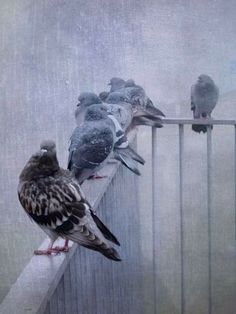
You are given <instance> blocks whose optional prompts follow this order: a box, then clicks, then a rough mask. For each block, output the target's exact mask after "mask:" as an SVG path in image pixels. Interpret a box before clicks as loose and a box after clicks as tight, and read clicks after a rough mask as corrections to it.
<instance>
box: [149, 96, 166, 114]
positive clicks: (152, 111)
mask: <svg viewBox="0 0 236 314" xmlns="http://www.w3.org/2000/svg"><path fill="white" fill-rule="evenodd" d="M145 109H146V111H147V112H148V113H150V114H151V115H155V116H162V117H165V115H164V113H163V112H162V111H161V110H160V109H158V108H156V107H155V106H154V105H153V102H152V101H151V99H149V98H148V100H147V104H146V108H145Z"/></svg>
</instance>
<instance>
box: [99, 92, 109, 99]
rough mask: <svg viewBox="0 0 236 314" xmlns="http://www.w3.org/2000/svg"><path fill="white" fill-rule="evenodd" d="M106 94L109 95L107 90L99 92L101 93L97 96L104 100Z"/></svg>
mask: <svg viewBox="0 0 236 314" xmlns="http://www.w3.org/2000/svg"><path fill="white" fill-rule="evenodd" d="M108 95H109V93H108V92H101V93H100V94H99V98H100V99H101V101H106V99H107V97H108Z"/></svg>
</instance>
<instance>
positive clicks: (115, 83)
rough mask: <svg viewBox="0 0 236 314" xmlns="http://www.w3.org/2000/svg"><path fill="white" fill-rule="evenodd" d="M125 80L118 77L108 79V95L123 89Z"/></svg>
mask: <svg viewBox="0 0 236 314" xmlns="http://www.w3.org/2000/svg"><path fill="white" fill-rule="evenodd" d="M125 83H126V82H125V80H123V79H122V78H120V77H113V78H111V79H110V82H109V83H108V85H110V86H111V87H110V93H112V92H116V91H118V90H120V89H121V88H123V87H125Z"/></svg>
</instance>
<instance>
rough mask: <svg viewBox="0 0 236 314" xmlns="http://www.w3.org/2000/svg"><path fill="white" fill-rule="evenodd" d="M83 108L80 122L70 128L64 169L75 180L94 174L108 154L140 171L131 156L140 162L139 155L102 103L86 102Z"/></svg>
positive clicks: (80, 180)
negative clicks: (69, 141) (85, 106)
mask: <svg viewBox="0 0 236 314" xmlns="http://www.w3.org/2000/svg"><path fill="white" fill-rule="evenodd" d="M85 112H86V113H85V118H84V123H83V124H81V125H80V126H79V127H77V128H76V129H75V130H74V132H73V134H72V136H71V139H70V140H71V144H70V147H69V160H68V169H69V170H71V171H73V173H74V175H75V177H76V178H77V180H78V181H79V183H83V182H84V180H86V179H88V178H90V177H93V176H95V175H96V173H97V172H98V171H99V170H100V169H101V168H103V166H104V165H105V164H106V162H107V161H108V160H109V159H110V158H112V157H114V158H115V159H117V160H119V161H121V162H122V164H123V165H125V166H126V167H127V168H128V169H130V170H131V171H132V172H134V173H135V174H137V175H140V172H139V170H138V168H137V167H136V165H135V163H134V162H133V160H136V161H137V159H138V160H139V162H140V163H143V159H142V158H141V157H140V156H139V155H138V154H137V153H135V152H134V151H133V150H132V149H131V148H130V146H129V142H128V139H127V137H126V135H125V133H124V131H123V130H122V128H121V126H120V125H119V123H118V121H117V120H116V119H115V117H113V116H112V115H110V114H108V112H107V108H106V106H104V105H103V104H94V105H90V106H88V107H87V108H86V111H85ZM134 155H135V157H134ZM134 158H135V159H134ZM95 178H96V176H95Z"/></svg>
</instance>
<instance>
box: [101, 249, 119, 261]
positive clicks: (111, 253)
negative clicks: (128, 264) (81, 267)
mask: <svg viewBox="0 0 236 314" xmlns="http://www.w3.org/2000/svg"><path fill="white" fill-rule="evenodd" d="M100 253H102V254H103V255H104V256H106V257H107V258H109V259H111V260H113V261H116V262H120V261H122V259H121V257H120V255H119V253H118V252H117V251H116V249H114V248H113V247H112V248H109V249H104V250H100Z"/></svg>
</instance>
